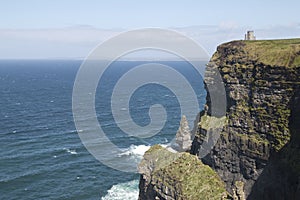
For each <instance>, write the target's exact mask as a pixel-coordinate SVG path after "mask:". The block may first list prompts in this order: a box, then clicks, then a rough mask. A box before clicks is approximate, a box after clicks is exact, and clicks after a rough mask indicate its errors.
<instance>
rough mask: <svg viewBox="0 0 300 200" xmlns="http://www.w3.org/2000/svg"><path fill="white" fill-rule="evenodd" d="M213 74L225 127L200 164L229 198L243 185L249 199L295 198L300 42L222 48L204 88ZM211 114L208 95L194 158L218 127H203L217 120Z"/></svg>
mask: <svg viewBox="0 0 300 200" xmlns="http://www.w3.org/2000/svg"><path fill="white" fill-rule="evenodd" d="M216 71H219V72H220V74H221V77H222V79H223V82H224V85H225V92H226V99H227V106H226V114H225V117H226V119H227V122H226V125H225V126H224V127H223V128H222V131H221V134H220V138H219V140H218V142H217V144H216V145H215V146H214V147H213V149H212V150H211V151H210V152H209V154H208V155H207V156H206V157H204V158H202V161H203V162H204V163H205V164H208V165H209V166H210V167H212V168H213V169H214V170H215V171H216V172H217V173H218V174H219V175H220V177H221V179H222V180H223V181H224V182H225V183H226V188H227V191H228V192H230V193H231V195H232V196H233V197H234V196H237V194H236V191H237V190H239V189H241V185H242V186H243V191H244V193H245V196H246V197H247V199H297V198H298V199H299V198H300V194H299V181H300V180H299V173H300V168H299V163H300V156H299V155H300V151H299V150H300V149H299V145H300V140H299V136H298V135H299V125H298V124H299V122H300V121H299V119H300V107H299V103H300V102H299V101H300V99H299V96H300V91H299V88H300V87H299V86H300V40H299V39H292V40H270V41H234V42H229V43H226V44H223V45H220V46H219V47H218V48H217V52H216V53H215V54H214V55H213V57H212V58H211V63H210V64H209V65H208V67H207V69H206V77H205V80H206V81H205V82H206V84H207V85H209V84H214V83H213V82H214V76H213V74H214V73H215V72H216ZM210 110H211V105H210V97H209V95H208V96H207V106H206V110H205V111H204V112H202V114H201V119H200V123H199V129H198V132H197V134H196V137H195V139H194V142H193V146H192V152H191V153H193V154H199V152H200V151H201V148H202V146H203V145H204V144H205V141H206V140H207V137H208V136H207V132H209V131H212V130H213V129H214V128H218V127H206V126H203V125H202V124H204V122H206V121H207V120H209V119H210V118H213V117H220V116H213V115H214V114H213V113H211V112H210ZM216 115H218V113H217V114H216ZM205 138H206V139H205Z"/></svg>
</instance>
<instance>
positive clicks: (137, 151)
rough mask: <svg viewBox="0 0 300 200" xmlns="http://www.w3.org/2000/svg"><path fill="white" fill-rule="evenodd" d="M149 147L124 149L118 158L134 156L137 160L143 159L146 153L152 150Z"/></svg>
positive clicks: (134, 146)
mask: <svg viewBox="0 0 300 200" xmlns="http://www.w3.org/2000/svg"><path fill="white" fill-rule="evenodd" d="M150 147H151V146H150V145H149V146H148V145H130V147H129V148H127V149H124V151H123V152H122V153H120V154H119V155H118V156H120V157H121V156H132V157H135V158H140V159H142V157H143V155H144V154H145V152H146V151H147V150H148V149H149V148H150Z"/></svg>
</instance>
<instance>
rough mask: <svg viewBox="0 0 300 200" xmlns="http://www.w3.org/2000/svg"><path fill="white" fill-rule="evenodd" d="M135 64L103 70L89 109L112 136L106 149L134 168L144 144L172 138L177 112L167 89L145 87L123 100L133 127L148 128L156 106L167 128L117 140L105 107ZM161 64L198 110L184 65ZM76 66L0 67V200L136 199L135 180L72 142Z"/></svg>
mask: <svg viewBox="0 0 300 200" xmlns="http://www.w3.org/2000/svg"><path fill="white" fill-rule="evenodd" d="M141 63H142V62H121V61H120V62H115V63H113V64H112V66H111V68H110V69H109V70H108V71H107V72H106V79H107V80H109V81H108V82H105V84H104V85H105V87H104V88H103V86H101V84H100V85H99V87H98V90H97V98H96V106H95V107H96V111H97V117H98V120H99V123H100V124H101V125H103V129H104V130H105V131H106V132H107V136H108V137H109V135H113V137H112V138H111V140H112V141H113V143H114V144H115V145H116V146H118V147H120V148H122V149H124V155H126V156H131V157H135V158H137V159H136V160H137V162H138V160H139V159H140V157H141V156H142V154H143V152H144V151H145V150H147V148H149V145H152V144H155V143H161V144H163V143H168V142H170V141H171V140H172V138H173V137H174V135H175V134H176V130H177V129H178V125H179V121H180V118H181V114H182V113H181V112H180V109H178V106H179V105H178V100H176V96H174V94H173V93H172V91H170V90H168V88H165V87H161V86H159V85H158V84H148V85H145V86H143V87H141V88H139V89H138V90H137V91H136V93H134V95H133V96H132V99H131V100H130V106H129V108H128V109H129V110H130V114H131V117H132V119H133V121H134V122H135V123H136V124H138V125H140V126H145V125H147V124H149V122H150V118H149V115H148V114H147V113H148V110H149V107H150V106H151V105H153V104H157V103H158V104H162V105H163V106H164V107H165V109H166V110H167V114H168V118H167V119H168V120H167V123H166V124H165V126H164V127H163V129H162V130H161V131H160V132H159V133H158V134H157V135H155V136H153V137H150V138H146V139H143V140H141V139H139V138H135V137H129V136H126V135H124V133H123V132H122V130H121V129H120V128H119V127H118V125H117V124H116V123H115V122H114V118H113V116H112V113H111V109H110V106H109V105H108V104H107V103H108V102H109V98H110V97H111V94H112V91H113V87H114V85H115V84H116V81H117V80H118V79H119V78H120V76H122V74H123V73H125V72H126V71H128V70H129V69H131V68H132V67H134V66H137V65H139V64H141ZM163 63H164V64H167V65H169V66H172V67H173V68H174V69H176V70H178V72H180V73H181V74H183V75H184V76H185V77H186V78H187V79H189V82H190V83H191V85H193V88H194V89H195V92H196V94H197V97H198V100H199V102H200V107H199V111H200V110H201V106H202V105H203V103H204V97H205V94H204V93H203V84H202V80H201V78H199V76H198V75H197V73H196V72H195V71H194V70H193V69H192V68H191V67H190V66H189V65H188V64H187V63H185V62H163ZM80 65H81V61H46V60H45V61H42V60H41V61H38V60H37V61H30V60H27V61H22V60H20V61H0V108H1V109H0V138H1V139H0V150H1V151H0V199H7V200H9V199H101V198H104V199H134V198H136V195H137V192H138V189H137V187H138V177H139V176H138V174H134V173H126V172H120V171H117V170H114V169H112V168H109V167H107V166H106V165H104V164H102V163H100V162H99V161H98V160H96V159H95V158H94V157H93V156H92V155H91V154H90V153H89V152H88V151H87V150H86V149H85V147H84V146H83V144H82V142H81V140H80V138H79V136H78V133H77V130H76V128H75V125H74V121H73V115H72V90H73V85H74V80H75V77H76V73H77V71H78V69H79V66H80ZM101 81H105V78H104V79H103V80H101ZM105 98H108V99H105ZM100 99H101V100H100ZM188 99H189V97H187V100H186V101H188ZM106 104H107V105H106ZM103 108H105V109H103ZM124 109H127V108H124ZM120 112H121V111H120ZM124 123H126V122H124ZM190 126H191V125H190Z"/></svg>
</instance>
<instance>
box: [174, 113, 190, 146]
mask: <svg viewBox="0 0 300 200" xmlns="http://www.w3.org/2000/svg"><path fill="white" fill-rule="evenodd" d="M175 143H176V146H175V149H176V150H177V151H179V152H185V151H189V150H190V149H191V146H192V138H191V131H190V128H189V124H188V121H187V119H186V116H185V115H183V116H182V118H181V121H180V126H179V128H178V131H177V133H176V140H175Z"/></svg>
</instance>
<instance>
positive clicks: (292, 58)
mask: <svg viewBox="0 0 300 200" xmlns="http://www.w3.org/2000/svg"><path fill="white" fill-rule="evenodd" d="M243 43H244V44H245V47H244V49H245V51H246V53H247V55H248V56H249V57H250V58H251V59H254V60H257V61H258V62H261V63H264V64H265V65H270V66H285V67H295V66H300V39H286V40H255V41H243Z"/></svg>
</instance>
